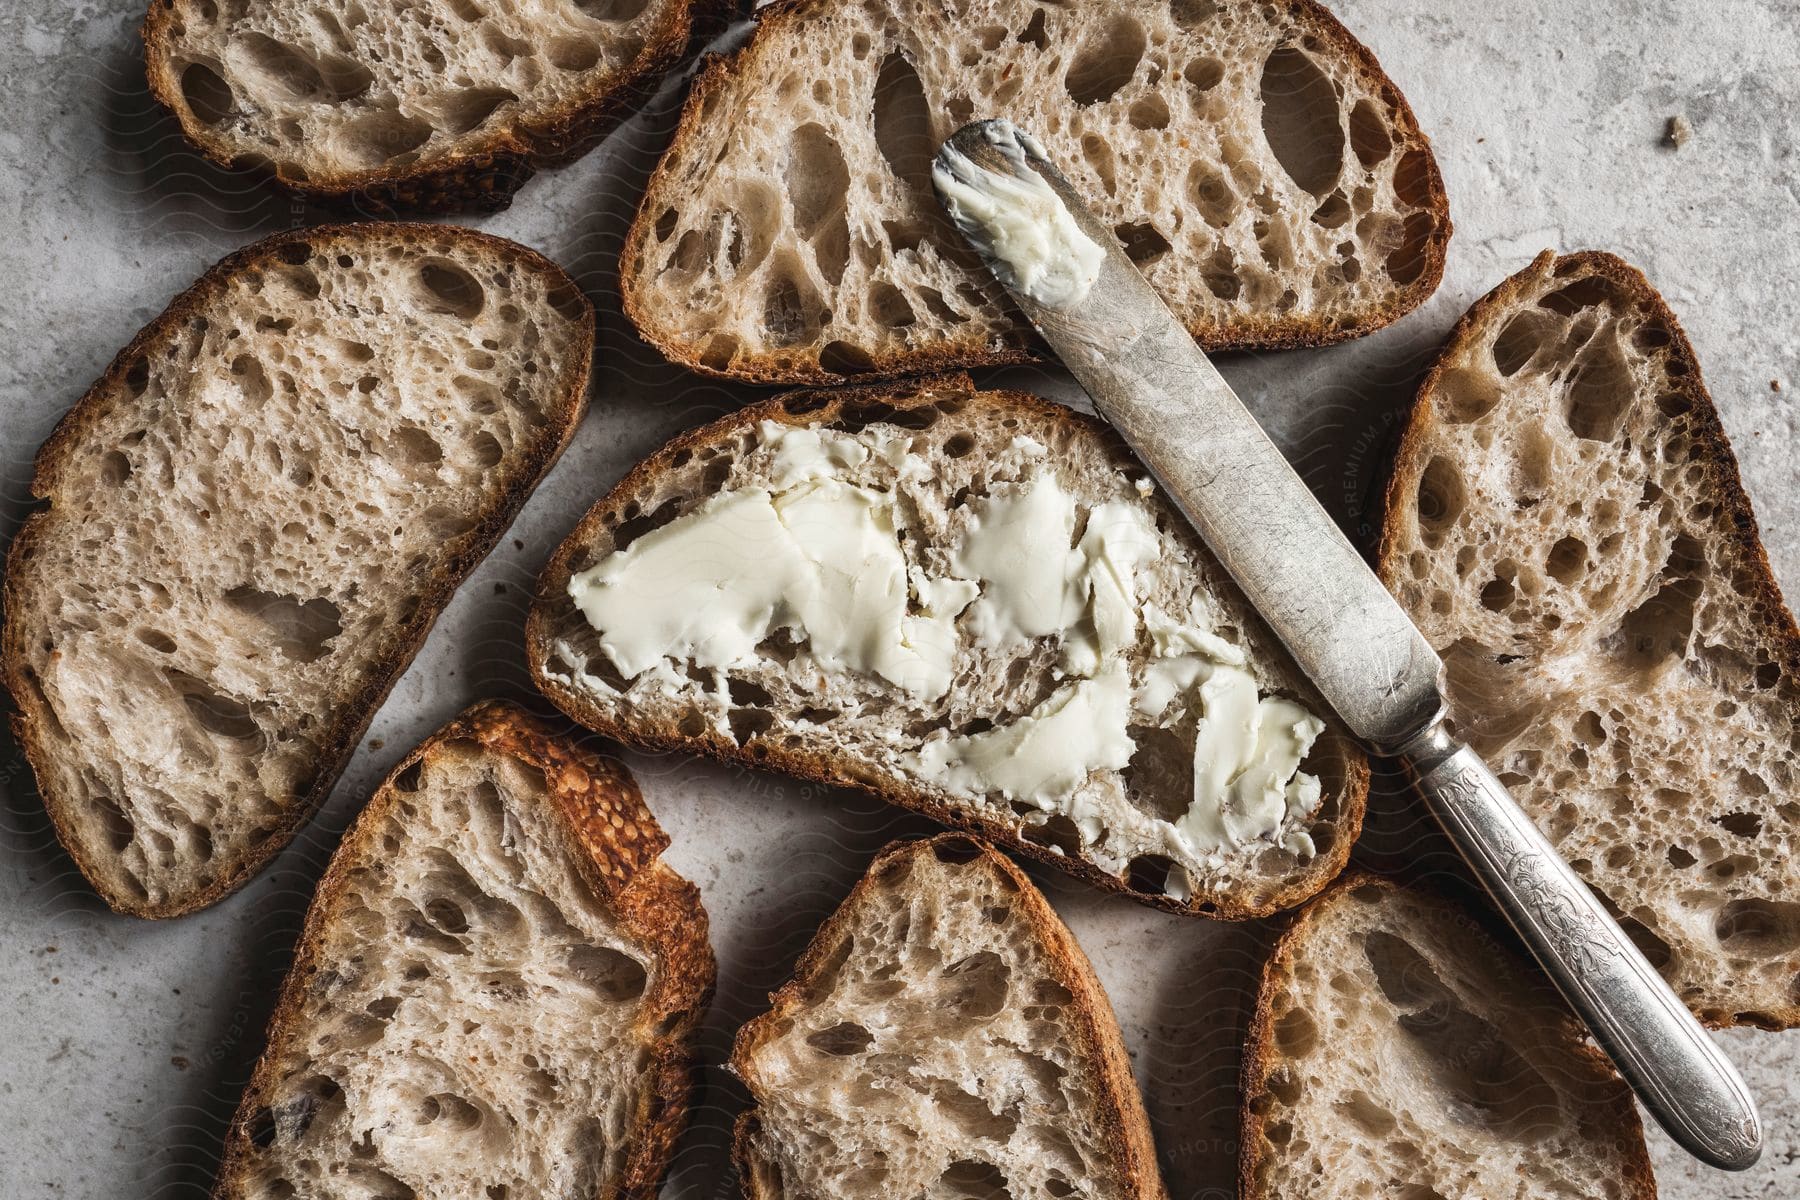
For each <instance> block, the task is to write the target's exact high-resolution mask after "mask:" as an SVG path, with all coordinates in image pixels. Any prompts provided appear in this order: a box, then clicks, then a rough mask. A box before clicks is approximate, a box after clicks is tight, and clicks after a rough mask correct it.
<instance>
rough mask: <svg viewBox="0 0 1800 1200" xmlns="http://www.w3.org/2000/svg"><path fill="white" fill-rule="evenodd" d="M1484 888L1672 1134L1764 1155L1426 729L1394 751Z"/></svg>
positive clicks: (1691, 1023)
mask: <svg viewBox="0 0 1800 1200" xmlns="http://www.w3.org/2000/svg"><path fill="white" fill-rule="evenodd" d="M1399 753H1400V757H1401V758H1402V759H1403V760H1404V761H1405V762H1406V765H1407V768H1408V770H1409V771H1410V772H1411V774H1412V777H1413V782H1414V783H1415V784H1416V785H1417V787H1418V789H1419V792H1420V794H1421V795H1423V796H1424V798H1425V802H1426V804H1427V805H1428V806H1429V808H1430V809H1431V813H1432V815H1433V816H1434V817H1435V818H1436V819H1437V822H1438V824H1439V825H1441V826H1442V827H1443V830H1444V832H1445V833H1446V834H1447V835H1449V838H1450V840H1451V841H1452V842H1453V843H1455V845H1456V849H1457V850H1458V852H1460V853H1461V855H1462V857H1463V859H1464V860H1465V861H1467V862H1468V864H1469V866H1470V868H1471V869H1473V871H1474V872H1475V875H1476V877H1477V879H1478V880H1479V881H1480V883H1481V885H1482V887H1484V888H1486V889H1487V892H1488V894H1489V895H1490V896H1491V897H1492V898H1493V900H1494V903H1495V904H1496V905H1497V906H1498V907H1499V909H1500V911H1501V912H1502V913H1503V914H1504V915H1505V917H1506V919H1507V921H1508V922H1510V923H1511V925H1512V927H1513V929H1514V930H1516V931H1517V932H1518V934H1519V937H1520V938H1522V939H1523V940H1524V942H1525V944H1526V945H1527V946H1528V947H1530V949H1531V952H1532V954H1534V955H1535V956H1536V957H1537V960H1538V962H1539V963H1540V964H1541V965H1542V966H1543V968H1544V971H1545V972H1546V973H1547V974H1548V975H1549V976H1550V978H1551V980H1552V981H1553V982H1554V983H1555V984H1556V987H1557V990H1558V991H1560V992H1561V993H1562V994H1563V998H1564V999H1565V1000H1567V1001H1568V1003H1569V1007H1571V1008H1572V1009H1574V1010H1575V1014H1576V1015H1577V1016H1578V1017H1580V1018H1581V1019H1582V1021H1584V1022H1585V1023H1586V1024H1587V1027H1588V1029H1589V1030H1591V1031H1592V1032H1593V1035H1594V1040H1595V1042H1596V1043H1598V1045H1599V1047H1600V1049H1601V1051H1603V1052H1604V1053H1605V1054H1606V1056H1607V1057H1608V1058H1610V1059H1612V1061H1613V1064H1614V1065H1615V1066H1617V1067H1618V1069H1619V1073H1620V1074H1621V1075H1622V1076H1624V1078H1625V1082H1626V1083H1627V1084H1629V1085H1630V1087H1631V1090H1632V1091H1633V1092H1635V1093H1637V1097H1638V1099H1639V1100H1640V1101H1642V1102H1643V1105H1644V1107H1645V1108H1646V1109H1647V1110H1649V1112H1650V1115H1651V1116H1652V1117H1654V1118H1655V1119H1656V1122H1657V1124H1659V1125H1661V1126H1662V1127H1663V1129H1664V1130H1666V1131H1667V1132H1668V1134H1669V1136H1670V1137H1672V1138H1674V1139H1675V1141H1677V1142H1678V1143H1680V1144H1681V1146H1682V1147H1683V1148H1684V1149H1686V1150H1687V1151H1688V1152H1689V1153H1691V1154H1693V1155H1694V1156H1695V1157H1696V1158H1699V1159H1701V1160H1702V1161H1704V1162H1707V1163H1709V1164H1711V1165H1712V1166H1715V1167H1720V1168H1723V1169H1725V1170H1730V1171H1741V1170H1744V1169H1745V1168H1747V1167H1749V1166H1750V1165H1751V1164H1753V1163H1754V1162H1756V1159H1757V1156H1758V1155H1759V1154H1761V1153H1762V1123H1761V1120H1760V1119H1759V1118H1758V1116H1757V1113H1756V1103H1755V1101H1753V1100H1752V1099H1751V1098H1750V1093H1749V1091H1748V1089H1746V1088H1745V1086H1744V1081H1743V1080H1742V1079H1741V1078H1740V1077H1739V1076H1738V1073H1737V1071H1736V1070H1735V1069H1734V1068H1733V1067H1732V1065H1731V1063H1730V1062H1728V1061H1727V1060H1726V1058H1725V1056H1724V1055H1723V1054H1721V1053H1720V1052H1719V1049H1718V1047H1717V1046H1715V1045H1714V1044H1713V1042H1712V1039H1711V1038H1710V1037H1708V1036H1707V1034H1706V1031H1705V1030H1704V1029H1702V1028H1701V1027H1700V1023H1699V1022H1698V1021H1696V1020H1695V1019H1694V1016H1693V1014H1692V1013H1690V1012H1689V1011H1688V1009H1687V1006H1686V1005H1685V1004H1683V1003H1682V1002H1681V1001H1680V999H1679V998H1677V997H1676V995H1675V993H1674V991H1673V990H1672V989H1671V988H1670V987H1669V985H1668V984H1667V983H1666V982H1664V980H1663V978H1662V976H1661V975H1659V974H1658V973H1657V972H1656V969H1655V968H1654V967H1652V966H1651V965H1650V964H1649V962H1648V961H1646V960H1645V958H1644V956H1643V954H1642V953H1641V952H1640V951H1639V950H1638V948H1637V947H1636V946H1635V945H1633V944H1632V942H1631V940H1630V939H1629V938H1628V937H1626V935H1625V931H1624V930H1622V929H1620V928H1619V924H1618V922H1617V921H1615V920H1613V919H1612V917H1611V916H1610V915H1609V914H1608V913H1607V911H1606V909H1605V908H1603V907H1601V904H1600V901H1599V900H1598V899H1596V898H1595V896H1594V893H1593V892H1591V891H1589V890H1588V888H1587V885H1586V884H1584V883H1583V882H1582V881H1581V879H1580V877H1579V876H1577V875H1576V874H1575V872H1574V871H1573V870H1572V869H1571V868H1570V867H1569V865H1568V864H1567V863H1565V862H1563V860H1562V857H1561V856H1560V855H1558V854H1557V853H1556V851H1555V849H1553V848H1552V847H1551V845H1550V843H1549V841H1548V840H1547V839H1546V838H1545V837H1544V835H1543V834H1542V833H1541V832H1540V831H1539V830H1538V827H1537V826H1536V825H1535V824H1534V823H1533V822H1532V820H1531V818H1530V817H1528V816H1526V815H1525V812H1524V810H1522V809H1521V808H1520V807H1519V805H1518V803H1517V802H1516V801H1515V800H1514V799H1513V798H1512V796H1511V794H1509V793H1508V792H1507V790H1506V785H1505V784H1503V783H1501V782H1500V780H1498V779H1497V778H1495V777H1494V773H1493V772H1492V771H1490V770H1488V767H1487V764H1486V763H1484V762H1483V761H1482V760H1481V756H1480V755H1478V754H1476V753H1475V751H1473V750H1472V749H1470V748H1469V747H1468V746H1466V745H1464V744H1462V743H1460V742H1458V741H1456V739H1455V738H1453V737H1452V736H1451V735H1450V734H1449V732H1448V731H1446V730H1445V729H1444V727H1443V725H1442V724H1441V723H1440V724H1437V725H1433V726H1432V727H1431V728H1429V729H1427V730H1426V731H1425V732H1424V733H1422V734H1419V735H1418V736H1416V737H1414V738H1413V739H1412V740H1410V741H1409V742H1407V743H1406V745H1404V746H1403V747H1402V748H1401V749H1400V752H1399Z"/></svg>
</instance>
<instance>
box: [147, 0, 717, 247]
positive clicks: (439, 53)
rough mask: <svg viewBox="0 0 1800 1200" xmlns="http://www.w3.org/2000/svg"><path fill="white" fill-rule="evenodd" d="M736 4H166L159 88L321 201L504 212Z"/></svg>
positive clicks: (197, 136) (188, 131)
mask: <svg viewBox="0 0 1800 1200" xmlns="http://www.w3.org/2000/svg"><path fill="white" fill-rule="evenodd" d="M726 7H727V6H726V5H725V4H724V3H720V2H718V0H527V2H525V3H505V4H493V3H478V2H477V0H416V2H413V3H406V4H396V3H392V2H387V3H381V2H376V3H365V2H364V0H152V3H151V5H150V12H149V15H148V16H147V17H146V18H145V19H144V65H145V67H146V69H147V73H148V75H149V80H150V90H151V92H152V94H154V95H155V96H156V98H157V99H158V100H159V101H161V102H162V103H163V104H164V105H165V106H166V107H167V108H168V109H169V110H170V111H171V112H173V113H174V114H175V116H176V119H177V120H179V121H180V122H181V131H182V133H184V134H185V135H186V136H187V138H188V140H189V141H191V142H193V143H194V144H195V145H196V146H198V147H199V148H200V149H201V150H202V151H203V152H204V153H205V154H206V155H207V156H208V157H209V158H211V159H213V160H215V161H216V162H218V163H220V164H221V165H223V166H244V167H251V166H254V167H260V168H262V169H264V170H266V171H269V172H270V173H272V174H273V176H274V178H275V179H276V180H278V181H279V182H281V183H282V184H284V185H286V186H287V187H289V188H292V189H293V190H295V191H297V192H300V193H302V194H304V195H308V196H312V197H316V198H320V199H327V200H332V199H337V200H341V199H348V198H354V199H355V200H356V201H357V202H358V203H359V205H360V206H362V207H365V208H367V207H369V206H374V207H376V208H379V209H387V208H398V209H403V210H407V211H412V212H422V211H455V210H459V209H496V208H504V207H506V205H507V204H508V203H509V202H510V201H511V199H512V195H513V193H514V192H515V191H516V190H518V188H519V186H520V185H521V184H523V183H524V182H525V181H526V180H527V179H529V178H530V177H531V174H532V171H533V170H534V169H535V168H536V167H537V166H540V165H548V164H552V163H556V162H559V161H563V160H566V159H568V158H571V157H573V156H575V155H578V154H579V153H580V152H581V151H583V150H585V149H586V148H587V147H588V146H589V145H590V144H592V142H593V141H594V140H595V138H596V136H597V135H598V134H600V133H602V132H604V129H605V124H606V122H607V120H608V119H609V118H610V117H611V116H612V115H613V114H615V113H617V112H619V111H620V110H621V109H622V108H624V107H625V106H626V105H627V104H628V103H629V101H630V100H631V99H633V98H634V97H636V96H638V95H640V94H641V93H643V92H644V91H645V90H647V89H646V85H648V84H649V83H650V82H652V81H654V80H655V79H657V78H658V77H659V76H660V75H661V73H662V72H663V70H664V69H665V68H667V67H668V66H669V65H670V64H671V63H673V62H674V61H675V60H676V59H678V58H679V57H680V56H681V54H682V52H683V50H684V49H685V48H686V46H687V44H688V41H689V39H690V37H691V36H692V34H693V32H694V29H695V26H696V24H706V23H712V21H713V14H714V13H722V12H723V11H724V10H725V9H726Z"/></svg>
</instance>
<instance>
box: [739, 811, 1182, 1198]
mask: <svg viewBox="0 0 1800 1200" xmlns="http://www.w3.org/2000/svg"><path fill="white" fill-rule="evenodd" d="M940 847H944V848H947V849H954V851H955V852H957V853H967V852H969V851H973V857H975V858H979V859H980V860H981V861H982V863H983V864H984V865H987V866H990V867H992V868H993V869H994V870H996V871H997V872H999V873H1000V875H1001V876H1002V877H1003V878H1005V879H1006V880H1008V881H1009V882H1010V883H1011V884H1012V885H1013V887H1014V889H1015V890H1016V891H1017V893H1018V898H1019V905H1020V907H1021V908H1023V909H1024V911H1025V916H1026V919H1027V920H1028V921H1029V923H1030V928H1031V931H1032V932H1033V933H1034V934H1035V935H1036V937H1037V939H1038V941H1039V942H1040V943H1041V944H1042V945H1043V947H1044V951H1045V956H1046V957H1047V958H1048V959H1049V962H1050V969H1051V970H1052V971H1053V972H1054V973H1055V974H1056V976H1057V981H1058V982H1059V983H1061V984H1062V985H1063V986H1064V987H1066V988H1068V989H1069V993H1070V994H1071V995H1072V996H1073V997H1074V1000H1073V1002H1072V1003H1071V1004H1069V1005H1068V1007H1067V1008H1066V1009H1065V1012H1066V1013H1067V1015H1068V1017H1069V1019H1070V1025H1071V1027H1072V1030H1073V1033H1074V1041H1075V1045H1076V1049H1077V1051H1078V1052H1085V1054H1086V1056H1087V1057H1088V1059H1089V1061H1091V1062H1092V1063H1094V1064H1095V1066H1094V1077H1095V1080H1096V1083H1097V1090H1098V1092H1099V1102H1098V1107H1099V1110H1100V1118H1101V1132H1102V1137H1103V1139H1104V1140H1108V1141H1116V1143H1117V1144H1118V1145H1119V1147H1120V1149H1121V1154H1120V1158H1121V1166H1122V1168H1123V1170H1124V1173H1125V1184H1126V1187H1127V1189H1128V1192H1129V1194H1130V1195H1132V1196H1134V1197H1137V1200H1167V1195H1168V1193H1167V1192H1166V1191H1165V1190H1164V1187H1163V1181H1162V1175H1161V1173H1160V1172H1159V1171H1158V1169H1157V1165H1156V1146H1155V1143H1154V1141H1153V1140H1152V1138H1151V1136H1150V1118H1149V1117H1148V1116H1147V1115H1146V1114H1145V1112H1144V1101H1143V1097H1142V1095H1140V1094H1139V1092H1138V1087H1137V1081H1136V1079H1135V1078H1134V1077H1133V1076H1132V1073H1131V1059H1130V1056H1129V1055H1128V1054H1127V1053H1126V1051H1125V1041H1124V1038H1123V1037H1122V1036H1121V1034H1120V1033H1119V1021H1118V1018H1117V1017H1116V1016H1115V1015H1114V1014H1113V1010H1112V1002H1111V1001H1110V1000H1108V999H1107V996H1106V990H1105V988H1103V987H1102V986H1101V984H1100V979H1099V977H1098V976H1096V975H1095V974H1094V968H1093V964H1092V963H1090V962H1089V961H1088V958H1087V955H1086V954H1084V953H1082V950H1081V946H1080V945H1079V944H1078V943H1077V942H1076V941H1075V936H1074V934H1072V933H1070V932H1069V929H1068V926H1066V925H1064V924H1063V922H1062V918H1060V917H1058V916H1057V915H1056V910H1055V909H1053V908H1051V907H1050V903H1049V901H1047V900H1045V899H1044V896H1043V893H1041V892H1039V891H1038V890H1037V888H1035V887H1034V886H1032V883H1031V880H1029V879H1028V878H1026V876H1025V873H1024V872H1023V871H1021V870H1019V868H1018V867H1017V866H1015V865H1013V862H1012V860H1011V859H1009V858H1007V857H1006V856H1005V855H1004V854H1001V853H1000V852H999V851H998V850H996V849H994V848H993V846H991V845H989V844H988V843H987V842H985V841H982V840H980V839H978V838H971V837H968V836H965V835H963V834H958V833H941V834H938V835H937V836H935V837H931V838H924V839H920V840H916V841H895V842H890V843H888V845H887V846H885V847H883V848H882V849H881V851H880V852H878V853H877V854H876V855H875V858H874V860H873V861H872V862H871V863H870V864H869V869H868V871H867V872H866V873H865V874H864V875H863V877H862V878H861V879H860V880H858V881H857V883H856V886H855V887H853V888H851V889H850V894H849V895H848V896H846V897H845V898H844V902H843V903H842V904H840V905H839V906H838V908H837V910H836V911H835V912H833V913H832V914H831V916H830V917H828V918H826V921H825V923H824V924H823V925H821V926H820V927H819V931H818V932H817V933H816V934H814V935H813V939H812V941H811V942H810V943H808V944H807V947H806V951H805V952H804V953H803V954H802V955H801V956H800V960H799V962H797V963H796V964H795V965H794V975H793V978H792V979H790V980H789V981H788V982H787V983H785V984H783V985H782V986H781V987H780V988H779V989H778V990H777V991H775V992H774V993H772V994H771V995H770V997H769V1011H768V1012H766V1013H764V1014H762V1015H761V1016H758V1017H754V1018H752V1019H751V1020H750V1021H749V1022H748V1023H746V1024H745V1025H744V1027H743V1028H742V1029H740V1030H739V1031H738V1035H737V1040H736V1042H735V1044H734V1045H733V1048H732V1053H731V1070H732V1073H733V1074H735V1075H737V1077H738V1078H739V1079H742V1080H743V1081H744V1084H745V1086H746V1087H748V1088H749V1089H750V1094H751V1097H752V1100H753V1101H755V1102H760V1101H761V1100H762V1098H763V1096H764V1095H766V1094H767V1090H768V1089H767V1088H766V1087H765V1086H764V1085H763V1083H762V1081H761V1080H760V1079H758V1078H757V1075H756V1070H755V1067H754V1064H753V1062H752V1057H753V1055H754V1054H755V1052H756V1051H757V1050H758V1049H759V1048H761V1047H762V1046H763V1045H764V1044H765V1043H766V1042H768V1040H769V1039H770V1038H772V1037H774V1036H775V1029H774V1026H775V1024H776V1023H777V1022H778V1021H781V1020H782V1019H783V1018H785V1017H787V1016H788V1014H790V1013H792V1012H793V1011H794V1010H796V1009H798V1008H800V1007H802V1006H803V1005H804V1004H805V1003H806V996H807V991H808V989H809V988H810V987H811V986H812V982H813V980H814V978H815V977H816V976H817V975H818V973H819V970H820V968H821V967H823V966H824V965H825V963H826V961H827V960H828V959H829V957H830V954H831V951H832V950H833V949H835V948H836V945H837V943H838V940H839V936H838V935H839V932H840V931H841V930H843V929H844V928H845V927H846V926H847V925H848V924H849V914H850V912H851V910H852V909H854V908H855V907H856V906H857V905H859V904H862V903H864V902H866V901H872V897H871V893H873V892H874V890H875V889H876V887H877V886H878V885H879V882H880V880H879V876H880V875H881V874H882V873H883V872H884V871H885V870H886V869H887V868H888V867H889V866H890V865H891V864H893V863H896V862H900V861H903V860H906V861H910V860H911V859H914V858H917V857H919V856H921V855H925V854H936V853H937V852H938V850H939V848H940ZM755 1125H756V1109H755V1108H754V1107H752V1108H751V1109H749V1110H747V1111H746V1112H744V1113H743V1114H741V1115H740V1116H739V1117H738V1121H737V1127H736V1130H735V1133H734V1136H733V1154H734V1157H735V1158H736V1161H737V1164H738V1176H739V1180H740V1182H741V1184H742V1186H743V1189H744V1195H745V1197H746V1200H779V1197H778V1196H774V1195H770V1194H768V1193H766V1192H764V1191H762V1190H761V1189H760V1188H759V1186H758V1172H757V1171H756V1170H755V1161H754V1158H753V1151H752V1148H751V1137H752V1134H753V1132H754V1130H755Z"/></svg>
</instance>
